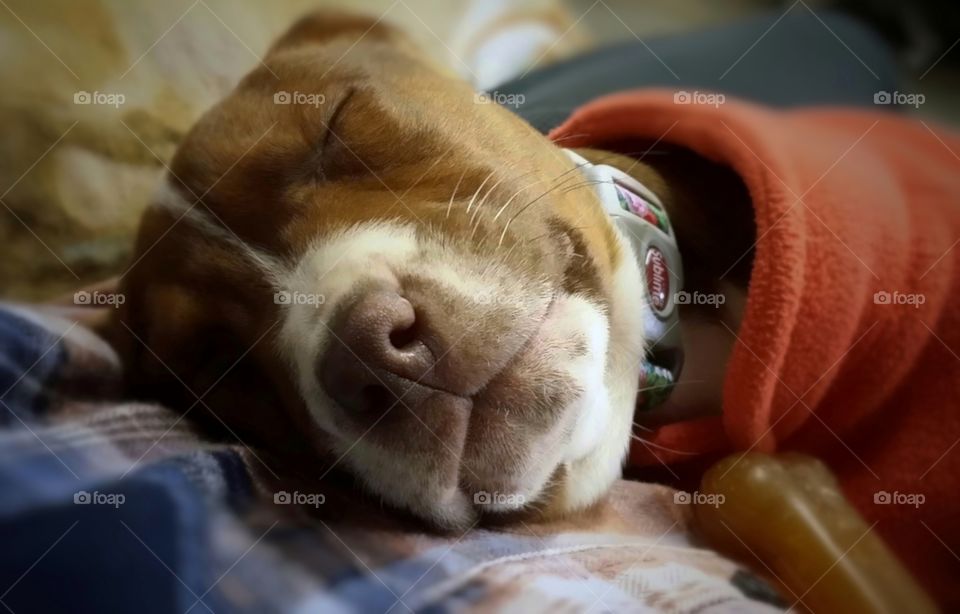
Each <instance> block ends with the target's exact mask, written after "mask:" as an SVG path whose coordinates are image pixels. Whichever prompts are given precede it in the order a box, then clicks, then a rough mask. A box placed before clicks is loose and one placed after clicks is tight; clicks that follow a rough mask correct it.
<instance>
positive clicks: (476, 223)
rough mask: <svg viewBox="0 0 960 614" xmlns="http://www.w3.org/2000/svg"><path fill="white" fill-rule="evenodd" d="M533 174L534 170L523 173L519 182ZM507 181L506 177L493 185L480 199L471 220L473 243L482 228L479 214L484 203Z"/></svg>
mask: <svg viewBox="0 0 960 614" xmlns="http://www.w3.org/2000/svg"><path fill="white" fill-rule="evenodd" d="M533 172H534V171H532V170H530V171H527V172H526V173H523V174H522V175H520V176H519V177H517V179H518V180H520V179H523V178H524V177H527V176H529V175H530V174H532V173H533ZM505 179H506V177H504V178H503V179H501V180H500V181H498V182H496V183H495V184H493V187H491V188H490V189H489V190H487V193H486V194H484V196H483V198H481V199H480V202H478V203H477V208H476V209H474V210H473V216H471V218H470V226H471V227H472V230H471V231H470V241H473V237H474V235H475V234H476V233H477V229H478V228H480V222H481V218H480V215H479V214H480V209H481V208H482V207H483V203H485V202H486V201H487V199H488V198H490V194H492V193H493V191H494V190H495V189H497V186H499V185H500V184H501V183H503V181H504V180H505ZM494 221H496V219H494Z"/></svg>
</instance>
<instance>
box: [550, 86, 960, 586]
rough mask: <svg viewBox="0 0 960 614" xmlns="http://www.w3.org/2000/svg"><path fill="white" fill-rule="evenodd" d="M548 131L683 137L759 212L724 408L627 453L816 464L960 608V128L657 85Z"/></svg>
mask: <svg viewBox="0 0 960 614" xmlns="http://www.w3.org/2000/svg"><path fill="white" fill-rule="evenodd" d="M577 135H580V136H577ZM551 137H553V138H560V137H564V138H565V140H564V143H563V144H564V147H578V146H590V147H597V148H603V147H604V145H605V144H611V143H614V142H616V143H620V144H621V145H622V144H623V143H624V142H625V141H628V140H629V139H638V140H640V139H644V140H647V141H649V140H656V139H662V141H663V142H666V143H672V144H675V145H680V146H684V147H686V148H688V149H690V150H693V151H695V152H697V153H698V154H700V155H702V156H704V157H706V158H708V159H711V160H714V161H717V162H720V163H723V164H725V165H727V166H729V167H730V168H732V169H733V170H734V171H735V172H737V173H738V174H739V175H740V177H741V178H742V179H743V181H744V183H745V184H746V186H747V188H748V190H749V193H750V197H751V200H752V202H753V206H754V209H755V217H756V226H757V233H758V241H757V244H756V247H755V253H754V265H753V272H752V275H751V280H750V288H749V294H748V299H747V305H746V311H745V315H744V320H743V324H742V327H741V329H740V331H739V332H738V337H739V341H738V342H737V344H736V346H735V348H734V351H733V355H732V357H731V359H730V364H729V366H728V369H727V374H726V380H725V387H724V394H723V407H722V409H723V414H722V417H718V418H709V419H703V420H698V421H693V422H686V423H680V424H675V425H670V426H666V427H663V428H661V429H659V431H658V432H656V434H655V435H654V436H653V437H652V441H653V443H654V444H657V445H656V446H649V447H636V448H635V449H634V450H632V454H631V463H632V464H635V465H649V464H654V463H658V462H660V461H663V462H665V463H676V462H678V461H680V460H681V459H683V460H685V459H688V458H690V456H689V454H690V453H694V454H697V455H703V456H708V455H710V454H716V453H719V452H728V451H733V450H749V449H753V450H757V451H766V452H771V451H775V450H798V451H802V452H807V453H811V454H814V455H816V456H819V457H820V458H822V459H824V460H825V461H826V462H827V463H828V464H829V465H830V466H831V468H832V469H833V471H834V472H835V473H836V474H837V476H838V478H839V479H840V482H841V484H842V486H843V488H844V490H845V492H846V494H847V495H848V496H849V498H850V499H851V501H852V502H853V503H854V505H855V506H856V507H857V508H858V509H859V510H860V511H861V513H863V515H864V516H865V517H866V518H867V519H868V521H870V522H873V521H878V524H877V527H876V530H879V531H880V532H881V534H882V535H883V536H884V537H885V539H886V540H887V541H888V543H890V544H891V546H892V547H893V548H894V550H895V551H896V552H897V553H898V554H899V555H900V557H901V558H902V559H903V560H904V561H905V562H906V563H907V564H908V565H909V566H910V567H911V568H912V569H913V570H914V572H915V573H916V574H917V576H918V578H919V580H920V581H921V583H923V584H925V585H926V586H927V587H928V589H929V590H931V591H932V592H933V593H934V595H935V596H937V597H938V598H939V600H940V601H941V602H943V603H949V604H953V605H960V583H958V582H957V581H956V580H957V579H958V578H960V559H958V558H957V557H958V556H960V243H958V241H960V137H958V136H957V135H954V134H950V133H949V132H947V131H946V130H943V129H940V128H933V127H930V126H928V125H925V124H923V123H921V122H917V121H911V120H908V119H905V118H903V117H900V116H897V115H893V114H886V113H883V114H881V113H872V112H866V111H861V110H848V109H836V108H832V109H826V108H825V109H804V110H791V111H777V110H771V109H767V108H761V107H758V106H754V105H751V104H747V103H743V102H731V101H728V102H727V103H726V104H722V105H720V106H719V107H714V106H707V105H696V104H686V105H681V104H674V102H673V93H672V92H670V93H667V92H662V91H643V92H629V93H624V94H617V95H614V96H608V97H605V98H602V99H600V100H597V101H595V102H593V103H591V104H589V105H587V106H585V107H582V108H581V109H579V110H578V111H577V112H576V113H575V114H574V115H573V116H572V117H571V118H570V119H569V120H567V121H566V122H565V123H564V124H563V125H562V126H561V127H559V128H558V129H556V130H555V131H554V132H553V133H552V134H551ZM704 206H705V207H707V206H710V203H704ZM731 264H732V263H731ZM664 449H673V450H679V451H683V452H686V453H687V454H685V455H680V454H672V453H669V452H663V451H662V450H664ZM655 455H656V456H655ZM658 457H659V458H658ZM883 493H889V494H890V496H889V499H891V500H892V502H891V503H885V500H886V499H887V497H886V496H885V495H884V494H883ZM909 494H922V495H923V501H924V502H923V503H922V504H920V505H919V506H916V505H911V504H907V503H906V501H907V499H905V498H904V495H909ZM909 500H910V502H912V503H915V502H916V501H917V500H919V498H918V497H913V498H911V499H909ZM898 502H899V503H898ZM951 550H952V552H951Z"/></svg>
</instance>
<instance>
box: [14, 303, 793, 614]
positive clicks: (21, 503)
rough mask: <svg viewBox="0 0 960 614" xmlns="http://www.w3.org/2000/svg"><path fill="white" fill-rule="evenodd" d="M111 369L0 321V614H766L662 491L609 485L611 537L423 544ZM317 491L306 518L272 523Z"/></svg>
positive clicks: (495, 537)
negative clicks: (132, 394) (566, 613)
mask: <svg viewBox="0 0 960 614" xmlns="http://www.w3.org/2000/svg"><path fill="white" fill-rule="evenodd" d="M119 369H120V365H119V363H118V362H117V357H116V355H115V354H114V353H113V352H112V351H111V350H110V348H109V347H108V346H107V345H106V344H105V343H103V341H102V340H100V339H98V338H96V337H95V336H94V335H93V334H92V333H91V332H90V331H87V330H85V329H82V328H80V327H78V326H72V325H70V324H69V323H66V322H63V321H60V320H57V319H56V318H51V317H49V316H43V315H40V314H39V313H38V312H34V311H29V310H25V309H22V308H15V307H5V308H0V391H2V392H0V405H2V407H0V415H2V419H0V605H2V606H5V608H6V609H7V610H9V611H11V612H14V613H15V614H25V613H30V612H72V613H85V612H91V613H92V612H97V613H103V612H145V613H150V612H157V613H161V612H163V613H167V612H180V613H186V612H194V613H201V612H215V613H218V614H219V613H223V612H345V613H347V612H383V613H386V612H407V611H417V612H446V611H478V612H481V611H502V610H517V611H524V612H550V611H555V609H556V608H557V607H560V606H561V605H565V606H567V607H568V608H571V609H574V610H577V609H582V610H587V609H590V608H592V609H594V610H617V611H621V610H622V611H630V610H637V611H655V610H657V609H659V607H658V606H656V604H657V603H665V602H662V599H663V598H664V595H666V596H667V597H668V598H669V600H670V601H669V603H671V604H673V605H671V606H670V607H671V608H673V610H674V611H679V612H683V611H702V612H707V611H721V609H722V608H728V609H726V610H723V611H730V610H729V608H733V609H736V610H739V611H771V610H772V609H773V608H772V607H771V606H770V605H769V604H768V603H766V602H775V596H774V595H773V594H772V593H770V592H769V590H768V589H767V588H766V587H765V585H763V584H762V583H760V582H758V581H756V580H755V579H753V578H750V577H749V576H748V575H747V574H745V572H743V570H741V569H739V568H737V566H736V565H734V564H733V563H731V562H729V561H726V560H725V559H722V558H721V557H719V556H717V555H716V554H714V553H712V552H708V551H704V550H699V549H697V548H694V547H693V546H691V544H690V543H689V540H688V536H687V533H686V531H685V529H684V526H683V524H682V523H681V522H679V521H678V520H677V518H678V516H677V514H676V513H675V511H676V510H674V509H672V508H671V501H672V491H668V490H667V489H665V488H663V487H658V486H649V485H640V484H628V483H623V484H622V485H620V486H621V487H622V488H623V489H625V490H624V492H626V493H627V494H628V495H629V496H627V498H626V499H625V501H626V503H621V508H622V509H619V511H618V512H617V514H619V515H618V516H617V521H616V523H615V524H617V527H618V528H617V529H616V530H614V529H611V527H609V526H605V525H604V524H603V523H597V524H595V525H588V526H585V527H583V528H580V529H577V530H571V527H570V526H569V525H567V526H566V527H565V528H564V530H556V529H553V528H552V527H550V526H548V525H547V526H536V527H530V526H527V525H524V526H523V527H521V528H522V529H523V530H519V529H517V528H515V529H514V530H512V531H511V532H509V533H497V532H493V531H489V530H482V529H473V530H471V531H468V532H467V533H465V534H464V535H455V536H449V535H432V534H430V533H427V532H424V531H423V529H422V528H420V527H416V526H413V525H409V524H408V521H404V520H399V519H398V518H396V517H394V516H393V515H391V514H389V512H386V511H383V510H381V509H380V506H379V504H377V503H376V502H370V501H366V500H365V499H364V498H363V497H362V496H360V495H358V494H357V493H355V492H353V489H352V487H349V486H342V485H336V484H333V483H330V484H327V483H325V484H322V485H318V484H305V483H303V482H302V481H298V480H297V479H294V478H292V477H287V476H288V475H289V476H292V475H295V473H296V472H289V473H286V472H285V471H283V467H282V464H278V463H277V464H275V463H274V462H273V460H272V459H271V467H273V468H272V469H270V468H267V467H266V466H265V465H264V463H263V459H264V458H269V455H268V454H267V453H266V451H254V450H250V449H247V448H245V447H244V446H242V445H240V444H235V443H216V442H214V441H211V440H209V439H207V438H206V437H204V435H203V434H202V433H200V432H199V431H198V430H196V427H195V426H194V425H193V424H191V423H190V421H189V419H185V418H183V417H182V416H181V415H179V414H178V413H177V412H174V411H172V410H170V409H167V408H164V407H161V406H158V405H153V404H148V403H141V402H133V401H130V400H129V399H123V398H122V396H121V395H120V388H119V383H118V382H119ZM318 489H320V490H319V491H320V492H323V493H324V499H325V500H324V502H323V504H322V505H314V506H311V505H285V504H282V501H281V504H278V503H276V501H277V500H278V499H277V498H276V497H277V493H284V492H289V493H292V492H297V491H298V490H299V492H318ZM621 498H622V497H621ZM631 518H633V520H634V522H635V525H636V530H624V529H623V525H624V520H626V521H628V522H627V525H629V522H630V519H631ZM744 578H748V579H749V581H744ZM721 606H722V607H721ZM711 608H719V609H715V610H712V609H711Z"/></svg>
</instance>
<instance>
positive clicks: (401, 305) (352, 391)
mask: <svg viewBox="0 0 960 614" xmlns="http://www.w3.org/2000/svg"><path fill="white" fill-rule="evenodd" d="M330 332H331V335H330V337H331V340H330V341H331V342H330V346H329V348H328V349H327V351H326V352H325V353H324V356H323V358H322V359H321V361H320V365H319V374H318V375H319V377H320V382H321V384H322V385H323V387H324V389H325V390H326V392H327V394H329V395H330V397H331V398H333V400H334V401H336V402H337V404H338V405H340V407H342V408H343V409H344V410H347V411H348V412H349V413H363V414H370V413H380V412H383V411H386V410H387V409H389V408H390V406H392V405H393V404H395V403H397V402H402V403H404V404H406V405H407V406H408V407H412V406H416V405H417V404H418V403H419V402H421V401H422V400H423V397H424V396H425V395H429V393H431V392H436V390H433V389H431V388H428V387H426V386H424V385H423V384H421V383H420V382H421V381H423V380H424V379H428V376H429V375H430V373H431V371H432V369H433V367H434V364H435V359H434V355H433V352H432V351H431V350H430V348H429V347H428V346H427V344H426V342H425V340H424V338H423V334H424V333H425V331H424V330H423V324H422V322H418V319H417V313H416V311H415V309H414V307H413V305H412V304H411V303H410V302H409V301H407V300H406V299H405V298H403V297H402V296H400V295H399V294H397V293H395V292H391V291H387V290H378V291H374V292H370V293H367V294H363V295H361V296H360V298H358V299H357V300H355V301H354V302H353V303H352V304H349V305H348V306H347V307H346V308H345V310H344V311H343V312H341V313H340V314H339V315H338V317H336V318H335V319H334V321H333V322H332V324H331V327H330Z"/></svg>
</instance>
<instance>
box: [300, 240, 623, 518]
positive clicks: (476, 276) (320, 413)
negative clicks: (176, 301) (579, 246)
mask: <svg viewBox="0 0 960 614" xmlns="http://www.w3.org/2000/svg"><path fill="white" fill-rule="evenodd" d="M378 228H379V227H378ZM389 231H390V233H391V235H392V236H393V237H394V238H396V236H397V235H401V236H402V235H403V231H401V230H400V229H398V228H391V229H390V230H389ZM361 232H366V233H368V234H369V233H374V232H379V229H378V230H371V229H368V230H366V231H361ZM358 234H359V233H358ZM345 240H349V241H353V242H354V243H353V244H354V245H355V246H362V245H365V244H369V245H371V246H372V247H371V250H372V249H376V248H377V247H378V243H377V242H375V241H372V240H367V239H358V237H357V236H347V237H345ZM381 244H382V243H381ZM325 249H328V250H329V251H330V258H332V259H333V261H334V262H336V263H337V264H336V266H334V267H333V271H332V272H331V273H330V274H329V275H328V276H327V277H326V278H325V281H328V282H331V283H330V285H328V286H327V290H328V294H329V296H327V299H328V300H327V301H326V302H325V303H324V304H323V305H322V306H321V307H320V308H315V307H313V306H309V305H291V306H290V310H289V312H288V314H287V316H286V319H285V321H286V324H285V326H284V329H285V333H284V336H285V338H286V342H285V343H286V344H287V345H288V347H292V348H296V350H297V354H298V356H296V357H294V361H295V364H296V365H297V367H298V372H299V377H300V392H301V396H302V398H303V399H304V401H305V404H306V405H307V409H308V410H309V412H310V414H311V416H312V417H313V419H314V421H315V422H316V423H317V424H318V425H319V426H320V427H321V429H322V430H323V431H325V432H326V434H327V435H328V436H329V439H331V440H332V448H333V452H334V453H335V455H336V456H338V457H342V462H343V464H345V465H346V466H348V467H349V468H350V469H351V470H352V472H353V473H354V474H355V475H357V476H358V477H359V478H360V479H361V481H362V482H364V483H365V484H366V486H367V487H368V488H369V489H370V490H372V491H373V492H374V493H375V494H376V495H379V496H380V497H382V498H383V500H384V501H385V502H387V503H392V504H393V505H394V506H396V507H399V508H402V509H405V510H407V511H412V512H413V513H414V514H415V515H417V516H419V517H421V518H424V519H427V520H428V521H430V522H432V523H433V524H435V525H437V526H442V527H459V526H463V525H464V524H465V523H466V524H468V525H469V524H470V523H472V522H474V521H475V520H476V519H478V518H479V517H480V516H483V515H498V514H504V513H513V512H517V511H518V510H523V509H526V508H529V507H542V506H543V505H544V504H545V503H546V500H547V499H548V498H549V497H550V493H551V492H552V491H553V490H554V488H553V487H554V486H556V481H557V480H558V479H559V478H558V476H560V475H562V474H563V472H562V471H560V470H559V468H561V467H562V466H563V465H564V464H565V463H569V462H573V461H576V460H577V459H579V458H581V457H583V456H584V455H586V454H588V453H589V451H590V450H591V449H592V447H594V446H595V445H596V441H597V439H599V438H600V437H602V435H603V432H604V430H605V426H604V424H605V420H606V419H607V418H606V412H607V409H606V406H607V403H606V396H605V395H606V393H605V390H604V388H603V387H604V374H603V371H604V366H605V352H606V336H607V323H606V316H605V314H604V312H603V310H602V309H601V308H599V307H598V306H597V305H595V304H594V303H592V302H591V301H590V300H588V299H587V298H585V297H583V296H581V295H579V294H577V293H571V292H568V291H566V290H565V289H564V288H563V287H561V286H560V284H558V283H557V282H556V280H553V281H551V280H550V279H548V278H545V277H544V276H542V275H539V276H537V275H527V276H525V277H524V276H520V275H518V274H517V272H516V270H515V269H511V268H509V267H506V266H502V267H497V266H490V264H489V262H483V261H478V262H475V263H473V262H463V260H465V258H452V257H450V256H449V254H448V255H447V257H446V258H444V259H436V258H434V255H433V254H431V253H430V250H431V249H432V247H431V244H430V243H429V242H425V241H419V240H417V239H416V238H415V246H414V247H413V248H411V249H410V250H409V252H406V253H404V254H403V255H401V254H399V253H398V254H396V256H397V257H395V258H389V259H386V258H382V257H381V256H382V253H381V252H378V256H371V257H368V256H370V254H364V253H362V248H359V247H358V248H356V249H357V252H355V253H354V252H349V253H348V255H347V256H346V257H344V258H342V259H341V260H337V258H339V257H341V256H342V252H341V250H340V246H337V245H329V244H327V245H326V246H325ZM351 258H355V259H356V263H355V264H356V265H357V267H358V269H359V270H360V271H363V273H362V274H360V275H358V274H357V269H353V268H352V267H353V265H354V263H352V262H350V259H351ZM319 260H320V261H324V260H326V256H324V257H321V258H319ZM320 261H318V262H317V263H316V264H317V267H318V268H319V269H320V270H321V271H326V270H327V269H328V268H329V267H327V266H326V263H325V262H320ZM338 267H346V269H348V270H349V275H347V272H348V271H346V270H345V271H342V272H343V273H344V275H343V279H344V280H348V279H349V283H347V282H346V281H345V282H344V284H343V286H342V287H343V289H342V291H340V292H339V293H338V292H337V290H336V286H335V283H334V282H335V281H336V279H337V277H338V275H339V273H340V271H338ZM318 278H320V276H318V275H314V274H313V273H312V272H309V271H308V272H307V274H306V275H305V276H304V277H303V279H304V280H307V283H313V284H316V280H317V279H318ZM358 280H359V281H358ZM300 291H301V292H306V289H302V290H300ZM585 416H587V418H585ZM587 423H589V424H587ZM585 424H586V425H587V426H585ZM587 427H589V428H587ZM587 432H589V433H590V434H589V435H588V436H585V435H584V433H587ZM325 443H327V444H331V442H325Z"/></svg>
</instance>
